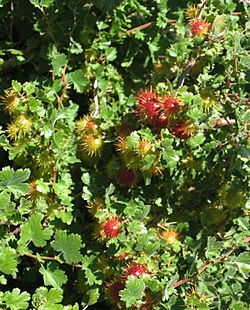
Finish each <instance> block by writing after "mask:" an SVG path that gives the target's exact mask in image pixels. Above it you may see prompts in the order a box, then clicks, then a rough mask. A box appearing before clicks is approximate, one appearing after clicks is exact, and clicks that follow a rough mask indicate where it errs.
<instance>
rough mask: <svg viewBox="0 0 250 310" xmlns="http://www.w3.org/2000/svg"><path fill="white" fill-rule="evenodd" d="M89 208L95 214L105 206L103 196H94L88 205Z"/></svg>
mask: <svg viewBox="0 0 250 310" xmlns="http://www.w3.org/2000/svg"><path fill="white" fill-rule="evenodd" d="M86 207H87V208H88V209H89V212H90V213H91V214H92V215H93V216H94V215H95V214H96V212H98V211H99V210H100V209H102V208H103V207H104V201H103V200H102V199H101V198H94V199H93V200H91V201H89V203H88V204H87V206H86Z"/></svg>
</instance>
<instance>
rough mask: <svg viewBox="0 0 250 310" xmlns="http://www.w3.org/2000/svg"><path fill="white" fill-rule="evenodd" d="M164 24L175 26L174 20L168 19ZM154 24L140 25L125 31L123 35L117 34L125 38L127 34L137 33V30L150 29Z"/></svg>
mask: <svg viewBox="0 0 250 310" xmlns="http://www.w3.org/2000/svg"><path fill="white" fill-rule="evenodd" d="M166 22H167V24H175V23H176V20H174V19H169V20H167V21H166ZM155 24H156V23H155V22H149V23H146V24H143V25H140V26H138V27H135V28H132V29H129V30H127V31H126V32H124V33H123V32H121V33H119V36H126V35H127V34H135V33H136V31H138V30H143V29H146V28H149V27H152V26H154V25H155Z"/></svg>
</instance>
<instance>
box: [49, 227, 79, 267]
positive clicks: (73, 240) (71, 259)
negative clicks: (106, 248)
mask: <svg viewBox="0 0 250 310" xmlns="http://www.w3.org/2000/svg"><path fill="white" fill-rule="evenodd" d="M81 242H82V241H81V237H80V236H79V235H77V234H69V235H67V233H66V232H65V231H62V230H58V231H56V233H55V241H54V242H53V244H52V246H53V248H54V249H55V250H56V251H59V252H62V253H63V257H64V259H65V261H66V262H67V263H68V264H72V263H78V262H79V261H80V260H81V259H82V255H81V253H80V249H81V247H82V244H81Z"/></svg>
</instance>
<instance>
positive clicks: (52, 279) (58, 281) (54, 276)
mask: <svg viewBox="0 0 250 310" xmlns="http://www.w3.org/2000/svg"><path fill="white" fill-rule="evenodd" d="M39 271H40V273H41V274H42V275H43V281H44V284H45V285H46V286H49V285H51V286H53V287H61V286H62V285H63V284H65V283H66V282H67V276H66V275H65V272H64V271H63V270H60V269H55V270H53V269H52V265H51V264H48V266H47V269H45V268H44V266H42V267H41V268H40V269H39Z"/></svg>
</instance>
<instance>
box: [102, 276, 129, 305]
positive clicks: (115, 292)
mask: <svg viewBox="0 0 250 310" xmlns="http://www.w3.org/2000/svg"><path fill="white" fill-rule="evenodd" d="M124 288H125V283H124V282H122V281H112V282H110V283H107V284H106V292H107V295H108V297H109V298H110V299H111V301H112V302H115V303H117V302H119V301H120V296H119V293H120V291H121V290H123V289H124Z"/></svg>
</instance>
